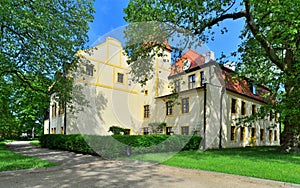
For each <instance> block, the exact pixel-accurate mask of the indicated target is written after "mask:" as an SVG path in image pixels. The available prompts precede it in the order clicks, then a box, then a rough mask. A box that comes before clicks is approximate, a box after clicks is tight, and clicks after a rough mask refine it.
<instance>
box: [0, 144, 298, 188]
mask: <svg viewBox="0 0 300 188" xmlns="http://www.w3.org/2000/svg"><path fill="white" fill-rule="evenodd" d="M8 147H9V148H10V149H12V150H14V151H15V152H16V153H21V154H24V155H28V156H34V157H38V158H41V159H44V160H47V161H51V162H54V163H57V164H60V166H55V167H47V168H38V169H28V170H18V171H8V172H0V187H1V188H2V187H3V188H4V187H5V188H11V187H16V188H20V187H31V188H43V187H72V188H73V187H75V188H76V187H80V188H81V187H105V188H110V187H126V188H127V187H141V188H147V187H153V188H164V187H172V188H177V187H178V188H179V187H180V188H181V187H187V188H193V187H195V188H196V187H197V188H202V187H203V188H210V187H212V188H216V187H221V188H227V187H228V188H229V187H230V188H235V187H238V188H249V187H255V188H268V187H270V188H277V187H298V188H300V185H298V184H291V183H285V182H278V181H270V180H263V179H257V178H249V177H243V176H236V175H228V174H223V173H215V172H208V171H201V170H193V169H183V168H177V167H169V166H165V165H159V164H153V163H146V162H139V161H129V160H124V161H112V160H103V159H101V158H100V157H96V156H90V155H82V154H76V153H72V152H67V151H58V150H49V149H45V148H39V147H36V146H32V145H30V144H29V143H28V142H13V143H8Z"/></svg>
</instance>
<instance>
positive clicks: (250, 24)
mask: <svg viewBox="0 0 300 188" xmlns="http://www.w3.org/2000/svg"><path fill="white" fill-rule="evenodd" d="M245 8H246V22H247V25H248V27H249V29H250V31H251V33H252V34H253V36H254V37H255V39H256V40H257V41H258V42H259V43H260V44H261V46H262V47H263V48H264V50H265V52H266V53H267V56H268V57H269V58H270V60H271V61H272V62H273V63H274V64H275V65H277V66H278V68H279V69H281V70H282V71H283V70H284V69H285V68H284V65H283V62H282V61H281V60H280V58H279V57H278V56H277V55H276V53H275V50H274V49H273V47H272V46H271V45H270V43H269V42H268V41H267V40H266V39H265V37H264V35H263V34H262V33H260V32H259V28H258V27H257V26H256V25H255V23H254V19H253V16H252V14H251V10H250V2H249V0H245Z"/></svg>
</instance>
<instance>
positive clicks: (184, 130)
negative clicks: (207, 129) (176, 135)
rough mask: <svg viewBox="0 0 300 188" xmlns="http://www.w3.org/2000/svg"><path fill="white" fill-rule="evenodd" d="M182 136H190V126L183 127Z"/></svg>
mask: <svg viewBox="0 0 300 188" xmlns="http://www.w3.org/2000/svg"><path fill="white" fill-rule="evenodd" d="M181 134H182V135H188V134H189V127H188V126H184V127H181Z"/></svg>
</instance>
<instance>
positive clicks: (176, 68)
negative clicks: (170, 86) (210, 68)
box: [169, 49, 205, 77]
mask: <svg viewBox="0 0 300 188" xmlns="http://www.w3.org/2000/svg"><path fill="white" fill-rule="evenodd" d="M185 60H190V62H191V66H190V67H189V69H188V70H193V69H194V68H197V67H199V66H201V65H203V64H204V62H205V57H204V56H203V55H201V54H199V53H198V52H196V51H194V50H191V49H190V50H188V51H187V52H186V53H185V54H184V55H183V56H181V57H180V58H179V59H178V60H177V61H176V62H175V63H174V64H173V65H172V66H171V73H170V75H169V77H172V76H175V75H177V74H180V73H183V72H184V71H183V69H182V67H183V62H184V61H185Z"/></svg>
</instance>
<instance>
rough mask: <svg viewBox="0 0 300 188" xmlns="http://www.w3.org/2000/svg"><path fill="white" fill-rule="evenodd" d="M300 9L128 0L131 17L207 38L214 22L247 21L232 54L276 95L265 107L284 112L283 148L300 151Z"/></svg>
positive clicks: (229, 0) (219, 0) (273, 3)
mask: <svg viewBox="0 0 300 188" xmlns="http://www.w3.org/2000/svg"><path fill="white" fill-rule="evenodd" d="M299 11H300V6H299V1H294V0H285V1H280V0H267V1H260V0H240V1H236V0H214V1H208V0H203V1H198V0H190V1H181V0H180V1H172V0H149V1H144V0H130V2H129V4H128V6H127V8H125V10H124V12H125V14H126V16H125V20H126V21H127V22H131V23H133V22H145V21H157V22H162V23H167V24H170V25H174V26H178V27H180V28H183V29H184V30H187V31H190V32H191V33H193V34H194V35H195V36H197V37H198V38H199V39H201V40H203V41H208V40H209V39H211V38H213V35H214V31H212V30H211V29H212V27H214V26H219V24H220V23H221V22H222V21H225V20H228V19H232V20H237V19H241V20H243V21H244V23H245V28H244V30H243V31H242V34H241V36H240V37H241V41H242V43H241V44H240V45H239V48H238V49H237V51H236V52H233V53H232V54H230V55H233V56H236V55H239V56H240V58H239V60H238V62H237V63H238V72H239V73H240V74H243V75H246V76H247V77H250V78H251V79H252V80H253V81H254V82H257V83H260V84H263V85H266V86H268V87H269V88H270V89H271V90H272V93H273V94H275V95H274V96H273V97H274V99H276V100H277V103H270V104H269V105H267V106H269V107H268V108H273V109H275V110H276V112H278V113H280V114H281V119H282V122H283V123H284V130H283V132H282V134H281V141H282V142H281V149H282V150H284V151H295V150H299V148H298V142H299V132H300V123H299V122H300V116H299V113H300V106H299V104H300V91H299V83H300V82H299V80H300V79H299V78H300V76H299V73H300V69H299V68H300V62H299V57H300V56H299V55H300V50H299V43H300V34H299V32H300V27H299V26H300V19H299V14H298V12H299ZM228 29H229V28H220V31H221V33H224V32H227V31H228ZM177 32H178V30H177ZM131 47H132V46H131ZM129 48H130V47H129ZM127 51H130V52H131V53H129V55H131V54H133V52H134V50H132V49H129V50H127ZM270 105H271V106H272V107H270ZM265 114H266V113H265Z"/></svg>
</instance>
